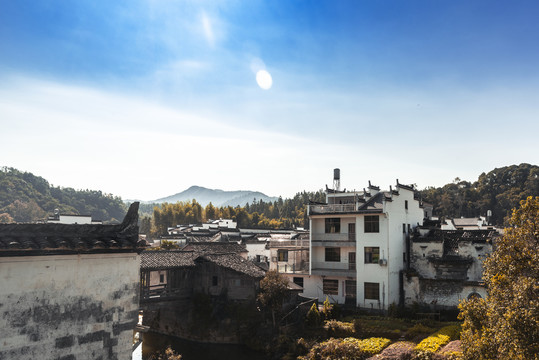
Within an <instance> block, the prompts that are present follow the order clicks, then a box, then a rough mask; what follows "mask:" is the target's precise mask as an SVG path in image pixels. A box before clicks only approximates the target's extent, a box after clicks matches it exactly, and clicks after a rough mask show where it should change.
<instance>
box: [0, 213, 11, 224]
mask: <svg viewBox="0 0 539 360" xmlns="http://www.w3.org/2000/svg"><path fill="white" fill-rule="evenodd" d="M14 222H15V220H13V218H12V217H11V216H10V215H9V214H8V213H1V214H0V224H11V223H14Z"/></svg>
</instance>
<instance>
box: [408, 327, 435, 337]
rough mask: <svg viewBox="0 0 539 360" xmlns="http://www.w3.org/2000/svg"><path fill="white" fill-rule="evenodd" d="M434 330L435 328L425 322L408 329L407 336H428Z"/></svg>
mask: <svg viewBox="0 0 539 360" xmlns="http://www.w3.org/2000/svg"><path fill="white" fill-rule="evenodd" d="M434 330H435V329H433V328H430V327H427V326H425V325H423V324H415V325H414V326H412V327H411V328H409V329H408V330H407V331H406V338H407V339H409V340H410V339H414V338H416V337H419V336H426V335H428V334H432V332H433V331H434Z"/></svg>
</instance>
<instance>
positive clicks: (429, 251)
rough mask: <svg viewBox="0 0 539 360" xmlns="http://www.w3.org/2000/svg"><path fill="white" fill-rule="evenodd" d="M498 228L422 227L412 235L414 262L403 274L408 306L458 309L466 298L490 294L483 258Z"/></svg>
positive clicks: (411, 249) (489, 250)
mask: <svg viewBox="0 0 539 360" xmlns="http://www.w3.org/2000/svg"><path fill="white" fill-rule="evenodd" d="M496 234H497V233H496V231H495V230H493V229H491V230H477V229H475V230H442V229H440V228H439V227H419V228H417V229H416V231H414V233H413V234H412V236H411V237H410V260H411V261H410V263H409V266H408V268H407V271H406V272H405V273H404V277H403V287H404V294H405V305H407V306H411V305H413V304H419V305H424V306H427V307H430V308H433V309H451V308H453V309H454V308H456V307H457V306H458V304H459V302H460V300H462V299H469V298H471V297H474V296H475V297H483V298H484V297H486V295H487V293H486V289H485V286H484V283H483V281H482V274H483V266H482V263H483V260H484V259H485V257H486V256H487V255H488V254H490V253H491V252H492V247H493V241H494V240H495V237H496Z"/></svg>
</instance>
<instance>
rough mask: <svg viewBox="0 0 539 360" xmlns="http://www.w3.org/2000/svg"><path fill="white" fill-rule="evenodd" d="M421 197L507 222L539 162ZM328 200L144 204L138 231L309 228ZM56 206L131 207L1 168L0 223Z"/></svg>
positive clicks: (109, 213)
mask: <svg viewBox="0 0 539 360" xmlns="http://www.w3.org/2000/svg"><path fill="white" fill-rule="evenodd" d="M419 194H420V197H421V198H422V200H423V201H425V202H427V203H430V204H432V205H433V207H434V215H437V216H440V217H477V216H480V215H481V216H485V215H486V213H487V210H491V211H492V217H491V223H493V224H494V225H498V226H503V225H504V222H505V219H506V217H507V216H508V214H510V211H511V209H512V208H514V207H516V206H518V204H519V202H520V200H523V199H526V198H527V197H528V196H537V195H539V166H536V165H530V164H520V165H510V166H505V167H501V168H496V169H494V170H492V171H489V172H488V173H482V174H481V175H479V177H478V179H477V180H476V181H474V182H470V181H466V180H461V179H459V178H455V180H454V181H453V182H451V183H449V184H446V185H444V186H442V187H427V188H426V189H423V190H420V191H419ZM310 201H314V202H324V201H325V193H324V192H323V191H322V190H318V191H302V192H298V193H297V194H296V195H295V196H294V197H293V198H291V199H283V198H281V197H280V198H278V200H276V201H273V202H271V201H268V202H264V201H263V200H258V201H257V200H256V199H255V200H253V202H251V203H247V204H245V206H243V207H240V206H236V207H232V206H221V207H216V206H214V205H212V204H211V203H210V204H208V205H207V206H205V207H203V206H201V205H200V204H199V203H198V202H197V201H196V200H195V199H193V200H192V201H190V202H177V203H173V204H172V203H163V204H159V205H157V204H141V207H140V215H141V218H140V232H141V233H142V234H147V235H150V236H152V237H154V236H160V235H164V234H166V231H167V227H170V226H175V225H178V224H195V223H201V222H204V221H207V220H210V219H219V218H230V219H233V220H234V221H236V222H237V223H238V226H239V227H243V228H274V229H280V228H286V229H290V228H294V227H303V228H308V224H309V221H308V216H307V211H306V210H307V209H306V205H307V204H308V203H309V202H310ZM55 209H58V210H59V211H60V212H61V213H71V214H90V215H92V217H93V218H94V219H100V220H103V221H105V222H107V223H114V222H117V221H121V220H122V218H123V216H124V214H125V212H126V210H127V206H126V205H125V204H124V203H123V201H122V200H121V198H120V197H117V196H113V195H112V194H104V193H102V192H101V191H95V190H74V189H72V188H62V187H54V186H52V185H50V184H49V183H48V181H47V180H45V179H43V178H42V177H39V176H35V175H33V174H31V173H28V172H21V171H18V170H16V169H13V168H7V167H4V168H0V223H1V222H4V223H6V222H31V221H39V220H43V219H45V218H46V217H47V215H52V213H53V212H54V210H55Z"/></svg>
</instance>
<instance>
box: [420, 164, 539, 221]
mask: <svg viewBox="0 0 539 360" xmlns="http://www.w3.org/2000/svg"><path fill="white" fill-rule="evenodd" d="M421 195H422V198H423V200H424V201H426V202H428V203H430V204H432V205H434V214H435V215H438V216H446V217H475V216H485V215H486V213H487V210H492V219H491V221H492V223H493V224H495V225H499V226H501V225H504V219H505V217H506V216H507V215H510V213H511V209H513V208H515V207H517V206H518V205H519V202H520V200H524V199H526V198H527V197H528V196H539V166H537V165H530V164H520V165H510V166H504V167H501V168H496V169H494V170H492V171H490V172H488V173H486V174H485V173H482V174H481V175H479V178H478V179H477V181H474V182H473V183H472V182H469V181H465V180H461V179H459V178H456V179H455V181H453V182H452V183H450V184H447V185H444V186H443V187H439V188H434V187H430V188H427V189H425V190H422V191H421Z"/></svg>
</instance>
